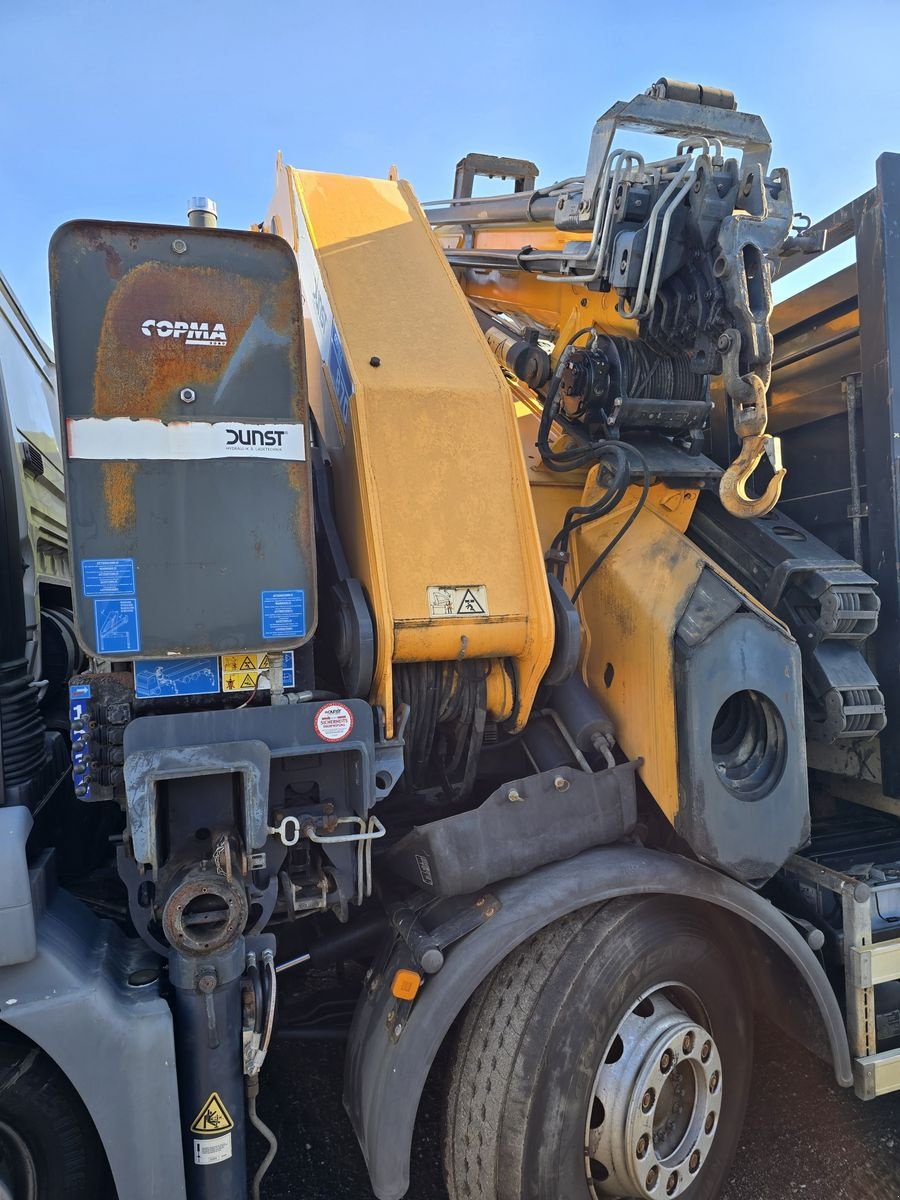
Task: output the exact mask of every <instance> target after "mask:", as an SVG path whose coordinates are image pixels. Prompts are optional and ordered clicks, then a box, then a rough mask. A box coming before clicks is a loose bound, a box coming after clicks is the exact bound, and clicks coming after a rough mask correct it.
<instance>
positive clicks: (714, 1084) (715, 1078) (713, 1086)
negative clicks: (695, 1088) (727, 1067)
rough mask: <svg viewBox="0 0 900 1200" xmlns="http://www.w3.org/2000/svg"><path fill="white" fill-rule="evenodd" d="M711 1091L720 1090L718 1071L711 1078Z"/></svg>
mask: <svg viewBox="0 0 900 1200" xmlns="http://www.w3.org/2000/svg"><path fill="white" fill-rule="evenodd" d="M709 1090H710V1091H711V1092H717V1091H718V1090H719V1072H718V1071H713V1073H712V1075H711V1076H710V1078H709Z"/></svg>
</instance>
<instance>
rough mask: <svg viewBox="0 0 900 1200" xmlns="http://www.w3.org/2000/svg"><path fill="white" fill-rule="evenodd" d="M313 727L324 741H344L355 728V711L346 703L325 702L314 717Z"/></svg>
mask: <svg viewBox="0 0 900 1200" xmlns="http://www.w3.org/2000/svg"><path fill="white" fill-rule="evenodd" d="M313 728H314V729H315V731H316V733H317V734H318V736H319V737H320V738H321V739H322V741H323V742H342V741H343V740H344V738H345V737H349V736H350V733H351V731H352V729H353V713H352V712H351V711H350V709H349V708H348V707H347V705H346V704H323V705H322V707H321V708H320V709H319V711H318V712H317V713H316V715H315V717H314V718H313Z"/></svg>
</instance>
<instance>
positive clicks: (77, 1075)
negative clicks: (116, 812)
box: [0, 810, 186, 1200]
mask: <svg viewBox="0 0 900 1200" xmlns="http://www.w3.org/2000/svg"><path fill="white" fill-rule="evenodd" d="M0 811H2V810H0ZM23 811H24V810H23ZM11 828H12V827H10V829H7V830H6V832H7V833H10V832H11ZM30 828H31V820H30V817H29V818H28V819H27V820H26V821H24V822H23V821H19V822H17V823H16V830H15V831H16V836H15V837H13V836H9V837H6V838H5V839H3V841H2V845H0V874H2V873H3V872H4V871H5V870H7V869H9V870H10V871H13V870H15V869H17V868H18V867H19V866H21V865H24V862H25V838H26V837H27V835H28V831H29V829H30ZM31 907H32V909H33V919H34V928H35V931H36V934H37V938H36V946H35V945H34V943H32V950H33V953H32V956H31V957H29V956H28V954H27V949H28V948H27V947H23V951H24V952H23V953H21V954H19V955H18V956H17V957H18V959H19V961H18V962H17V963H15V964H14V965H9V966H4V967H2V968H0V1023H3V1022H5V1023H6V1024H8V1025H10V1026H12V1027H13V1028H15V1029H17V1030H18V1031H19V1032H20V1033H22V1034H24V1035H25V1036H26V1037H28V1038H30V1039H31V1041H32V1042H34V1043H35V1045H37V1046H40V1048H41V1049H42V1050H44V1051H45V1052H46V1053H47V1054H48V1055H49V1056H50V1058H52V1059H53V1061H54V1062H55V1063H56V1065H57V1066H58V1067H59V1069H60V1070H61V1071H62V1072H63V1074H64V1075H65V1076H66V1077H67V1078H68V1080H69V1082H70V1083H71V1084H72V1086H73V1087H74V1088H75V1090H76V1092H78V1094H79V1095H80V1096H81V1099H82V1100H83V1101H84V1104H85V1107H86V1108H87V1110H88V1112H89V1113H90V1115H91V1118H92V1119H93V1122H94V1125H95V1126H96V1129H97V1132H98V1134H99V1135H100V1140H101V1142H102V1143H103V1148H104V1150H105V1151H106V1156H107V1159H108V1160H109V1165H110V1169H111V1171H112V1175H113V1180H114V1182H115V1186H116V1191H117V1192H118V1195H119V1196H121V1197H123V1200H124V1197H126V1196H127V1197H128V1200H185V1195H186V1193H185V1184H184V1166H183V1162H182V1154H181V1129H180V1126H179V1115H178V1085H177V1080H176V1074H175V1044H174V1040H173V1036H172V1017H171V1013H170V1011H169V1006H168V1004H166V1002H165V1000H163V999H162V997H161V996H160V994H159V985H158V983H157V982H156V976H155V975H154V974H153V972H152V971H151V972H150V973H149V975H146V974H145V976H143V977H142V976H140V975H136V974H135V972H138V971H140V970H141V969H142V968H147V967H148V966H152V965H153V964H154V962H155V961H156V960H155V959H154V957H153V955H152V954H150V953H149V952H148V951H147V949H146V948H145V947H143V946H142V945H141V944H140V943H138V942H135V941H129V939H127V938H125V937H124V936H123V935H122V934H121V933H120V932H119V931H118V929H117V928H116V926H115V925H114V924H113V923H112V921H102V920H99V919H98V918H97V917H95V916H94V914H93V913H91V912H90V911H89V909H87V908H86V907H85V906H84V905H83V904H81V903H80V902H79V901H77V900H75V899H74V898H73V897H72V896H69V895H68V894H67V893H66V892H64V891H62V890H61V889H57V888H56V886H55V882H54V873H53V870H52V862H51V861H50V859H49V857H48V856H45V857H44V858H43V859H42V860H41V861H40V863H39V865H38V866H37V867H36V868H34V869H33V870H32V871H31ZM2 915H4V914H0V916H2ZM29 916H31V914H29ZM129 978H131V979H132V980H133V981H134V982H135V983H136V984H138V986H130V985H129V982H128V980H129ZM142 978H146V979H148V980H149V981H148V982H146V983H143V985H142V984H141V980H142Z"/></svg>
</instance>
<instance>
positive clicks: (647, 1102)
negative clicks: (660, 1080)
mask: <svg viewBox="0 0 900 1200" xmlns="http://www.w3.org/2000/svg"><path fill="white" fill-rule="evenodd" d="M655 1103H656V1092H655V1091H654V1090H653V1088H647V1090H646V1092H644V1098H643V1100H642V1101H641V1112H645V1113H647V1112H649V1111H650V1109H651V1108H652V1107H653V1105H654V1104H655Z"/></svg>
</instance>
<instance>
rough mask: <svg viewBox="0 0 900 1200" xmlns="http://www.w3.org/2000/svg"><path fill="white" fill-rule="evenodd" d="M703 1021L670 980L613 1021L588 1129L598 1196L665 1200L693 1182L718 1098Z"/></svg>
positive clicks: (716, 1060) (590, 1169)
mask: <svg viewBox="0 0 900 1200" xmlns="http://www.w3.org/2000/svg"><path fill="white" fill-rule="evenodd" d="M676 1001H677V1002H676ZM682 1001H683V1002H684V1003H685V1007H684V1008H683V1007H681V1002H682ZM686 1009H687V1011H686ZM690 1014H693V1015H690ZM695 1018H697V1019H695ZM708 1025H709V1021H708V1019H707V1018H706V1017H705V1015H704V1014H703V1007H702V1005H701V1004H700V1001H699V1000H698V999H697V997H696V996H695V995H694V994H693V992H691V991H690V990H689V989H687V988H684V987H681V986H679V985H674V984H667V985H665V986H662V987H659V988H656V989H654V990H653V991H652V992H650V993H648V994H647V995H646V996H643V997H641V998H640V1000H639V1001H638V1002H637V1003H636V1004H635V1005H634V1006H633V1007H632V1008H631V1009H630V1010H629V1011H628V1013H627V1014H626V1015H625V1017H624V1018H623V1019H622V1021H621V1022H620V1024H619V1027H618V1029H617V1030H616V1032H615V1034H614V1035H613V1037H612V1039H611V1040H610V1043H609V1045H608V1046H607V1048H606V1051H605V1053H604V1055H603V1059H602V1061H601V1065H600V1069H599V1070H598V1072H597V1075H596V1077H595V1080H594V1087H593V1091H592V1093H591V1100H590V1108H589V1111H588V1117H587V1125H586V1137H585V1163H586V1167H587V1174H588V1182H589V1186H590V1189H591V1193H592V1195H593V1196H595V1197H597V1198H598V1200H599V1198H601V1197H607V1196H616V1197H619V1198H620V1200H669V1197H674V1196H679V1195H681V1193H682V1192H684V1191H685V1190H686V1189H687V1188H688V1187H690V1185H691V1184H692V1183H693V1182H694V1179H695V1178H696V1177H697V1174H698V1172H699V1171H700V1168H701V1167H702V1166H703V1164H704V1163H705V1162H706V1160H707V1158H708V1157H709V1153H710V1150H711V1148H712V1145H713V1142H714V1141H715V1137H716V1133H717V1131H718V1128H719V1111H720V1109H721V1101H722V1060H721V1057H720V1055H719V1050H718V1047H717V1046H716V1042H715V1039H714V1038H713V1036H712V1034H711V1033H710V1032H709V1030H708Z"/></svg>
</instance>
